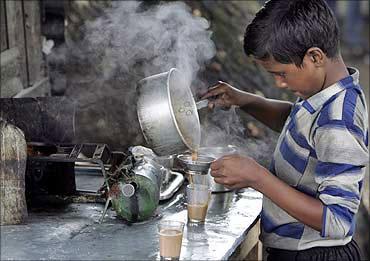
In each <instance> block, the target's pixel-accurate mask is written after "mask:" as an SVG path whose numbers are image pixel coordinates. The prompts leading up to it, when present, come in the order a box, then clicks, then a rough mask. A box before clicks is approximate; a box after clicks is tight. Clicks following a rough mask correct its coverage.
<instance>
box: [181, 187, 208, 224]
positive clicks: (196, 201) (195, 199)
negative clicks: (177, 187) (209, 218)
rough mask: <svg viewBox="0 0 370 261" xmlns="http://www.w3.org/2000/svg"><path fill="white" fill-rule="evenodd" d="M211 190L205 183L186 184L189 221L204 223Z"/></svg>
mask: <svg viewBox="0 0 370 261" xmlns="http://www.w3.org/2000/svg"><path fill="white" fill-rule="evenodd" d="M211 192H212V191H211V189H210V188H209V187H208V186H207V185H202V184H189V185H187V187H186V203H187V208H188V221H189V222H194V223H204V221H205V219H206V215H207V209H208V202H209V200H210V198H211Z"/></svg>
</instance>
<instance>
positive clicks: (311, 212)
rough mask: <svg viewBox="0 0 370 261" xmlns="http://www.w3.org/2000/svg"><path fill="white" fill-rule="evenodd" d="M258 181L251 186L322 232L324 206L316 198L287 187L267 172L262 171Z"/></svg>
mask: <svg viewBox="0 0 370 261" xmlns="http://www.w3.org/2000/svg"><path fill="white" fill-rule="evenodd" d="M263 170H264V173H261V175H260V176H259V180H258V181H257V182H256V184H255V185H254V186H253V187H254V189H256V190H258V191H260V192H261V193H262V194H264V195H265V196H266V197H268V198H269V199H270V200H271V201H273V202H274V203H275V204H276V205H278V206H279V207H280V208H282V209H284V210H285V211H286V212H287V213H289V215H291V216H292V217H294V218H296V219H297V220H299V221H301V222H302V223H304V224H306V225H308V226H310V227H311V228H313V229H315V230H317V231H320V232H321V231H322V218H323V209H324V205H323V204H322V202H321V201H320V200H318V199H316V198H313V197H311V196H308V195H307V194H304V193H303V192H300V191H299V190H297V189H295V188H293V187H291V186H289V185H288V184H286V183H285V182H283V181H281V180H280V179H279V178H277V177H276V176H274V175H271V174H270V173H269V171H267V170H266V169H264V168H263Z"/></svg>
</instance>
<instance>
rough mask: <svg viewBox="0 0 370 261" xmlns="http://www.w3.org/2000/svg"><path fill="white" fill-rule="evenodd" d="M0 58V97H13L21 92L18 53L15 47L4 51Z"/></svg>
mask: <svg viewBox="0 0 370 261" xmlns="http://www.w3.org/2000/svg"><path fill="white" fill-rule="evenodd" d="M0 58H1V63H0V65H1V71H0V72H1V86H0V97H2V98H4V97H13V96H14V95H15V94H17V93H18V92H20V91H22V90H23V85H22V82H21V79H20V65H19V61H18V58H19V51H18V48H17V47H13V48H11V49H8V50H5V51H3V52H2V53H1V55H0Z"/></svg>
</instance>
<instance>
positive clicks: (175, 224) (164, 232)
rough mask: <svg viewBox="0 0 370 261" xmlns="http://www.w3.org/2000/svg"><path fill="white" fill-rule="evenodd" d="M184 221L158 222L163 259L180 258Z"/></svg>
mask: <svg viewBox="0 0 370 261" xmlns="http://www.w3.org/2000/svg"><path fill="white" fill-rule="evenodd" d="M184 225H185V224H184V222H180V221H172V220H163V221H161V222H160V223H159V224H158V234H159V253H160V256H161V260H179V257H180V252H181V243H182V235H183V232H184Z"/></svg>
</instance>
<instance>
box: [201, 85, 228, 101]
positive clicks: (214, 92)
mask: <svg viewBox="0 0 370 261" xmlns="http://www.w3.org/2000/svg"><path fill="white" fill-rule="evenodd" d="M224 86H225V83H223V82H219V84H217V85H215V86H213V87H210V88H209V89H208V91H207V93H206V94H205V95H203V96H202V97H201V99H202V100H203V99H207V98H210V97H215V96H218V95H220V94H223V93H225V91H226V90H225V88H224Z"/></svg>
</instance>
